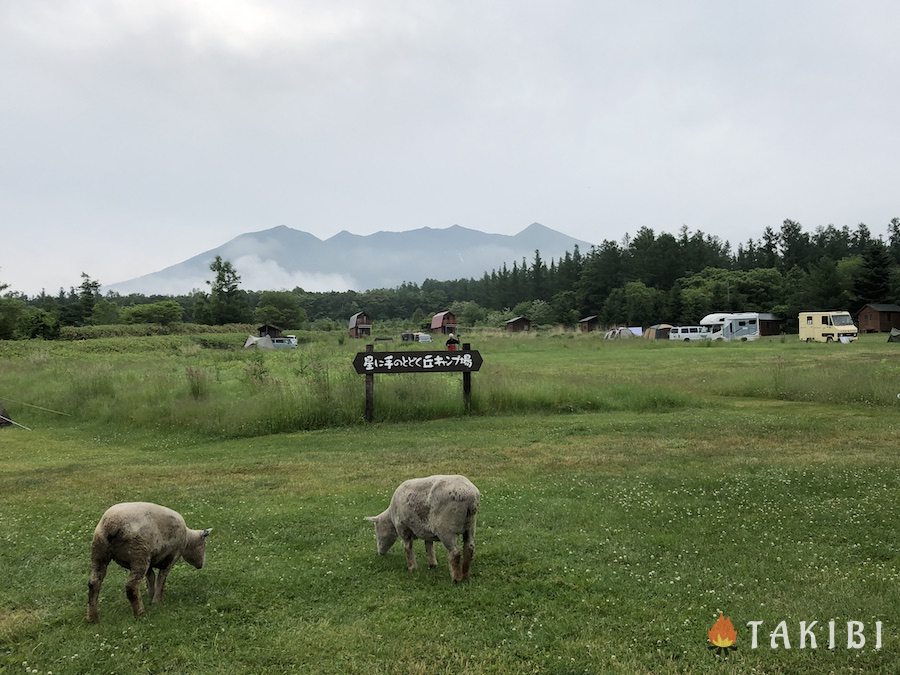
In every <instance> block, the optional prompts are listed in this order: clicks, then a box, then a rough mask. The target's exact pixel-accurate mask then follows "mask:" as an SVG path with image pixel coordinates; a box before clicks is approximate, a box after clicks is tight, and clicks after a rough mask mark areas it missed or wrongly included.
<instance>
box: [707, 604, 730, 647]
mask: <svg viewBox="0 0 900 675" xmlns="http://www.w3.org/2000/svg"><path fill="white" fill-rule="evenodd" d="M707 635H708V636H709V641H710V643H711V644H710V645H709V648H710V649H712V650H715V651H716V652H717V653H718V654H719V656H728V651H729V650H732V651H733V650H735V649H737V645H736V644H735V643H736V642H737V631H736V630H735V629H734V624H733V623H731V619H729V618H728V617H727V616H724V615H723V614H722V612H719V618H718V619H717V620H716V622H715V623H714V624H713V625H712V628H710V629H709V631H708V632H707Z"/></svg>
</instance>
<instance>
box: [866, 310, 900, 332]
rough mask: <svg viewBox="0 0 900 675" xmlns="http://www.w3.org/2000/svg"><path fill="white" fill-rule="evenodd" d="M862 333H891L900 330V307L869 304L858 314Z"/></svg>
mask: <svg viewBox="0 0 900 675" xmlns="http://www.w3.org/2000/svg"><path fill="white" fill-rule="evenodd" d="M856 325H857V327H858V328H859V332H860V333H889V332H890V331H891V329H892V328H898V329H900V305H888V304H882V303H869V304H868V305H864V306H863V308H862V309H861V310H859V311H858V312H857V313H856Z"/></svg>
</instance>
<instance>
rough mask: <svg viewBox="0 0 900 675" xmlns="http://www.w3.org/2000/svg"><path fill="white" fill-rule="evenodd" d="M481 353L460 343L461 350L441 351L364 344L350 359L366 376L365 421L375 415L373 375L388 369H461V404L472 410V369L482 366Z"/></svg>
mask: <svg viewBox="0 0 900 675" xmlns="http://www.w3.org/2000/svg"><path fill="white" fill-rule="evenodd" d="M482 363H483V360H482V358H481V354H479V353H478V352H476V351H472V350H471V349H469V343H464V344H463V345H462V351H454V352H451V351H442V352H415V351H409V352H376V351H375V349H374V345H366V351H364V352H359V353H358V354H357V355H356V357H355V358H354V359H353V367H354V368H355V369H356V372H357V373H359V374H360V375H365V376H366V421H367V422H371V421H372V420H373V419H374V418H375V375H376V374H378V375H389V374H391V373H462V376H463V405H464V406H465V409H466V412H470V411H471V410H472V373H473V372H475V371H477V370H479V369H480V368H481V364H482Z"/></svg>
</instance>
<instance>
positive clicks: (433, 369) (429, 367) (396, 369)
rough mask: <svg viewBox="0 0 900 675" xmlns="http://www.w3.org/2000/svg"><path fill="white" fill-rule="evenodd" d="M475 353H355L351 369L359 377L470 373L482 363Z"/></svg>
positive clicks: (479, 356) (479, 355) (478, 355)
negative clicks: (352, 368) (369, 375)
mask: <svg viewBox="0 0 900 675" xmlns="http://www.w3.org/2000/svg"><path fill="white" fill-rule="evenodd" d="M483 362H484V361H483V359H482V358H481V354H479V353H478V352H477V351H457V352H448V351H441V352H359V353H358V354H357V355H356V357H355V358H354V359H353V367H354V368H355V369H356V372H357V373H359V374H360V375H367V374H369V373H372V374H373V375H375V374H378V375H381V374H388V373H472V372H475V371H478V370H479V369H480V368H481V364H482V363H483Z"/></svg>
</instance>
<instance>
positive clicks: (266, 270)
mask: <svg viewBox="0 0 900 675" xmlns="http://www.w3.org/2000/svg"><path fill="white" fill-rule="evenodd" d="M234 268H235V269H236V270H237V271H238V274H240V275H241V288H244V289H246V290H292V289H294V288H296V287H298V286H299V287H300V288H302V289H303V290H305V291H314V292H319V291H349V290H351V289H353V288H356V287H357V283H356V281H355V280H354V279H353V278H352V277H348V276H345V275H343V274H320V273H316V272H311V273H310V272H290V271H288V270H286V269H284V268H283V267H282V266H281V265H279V264H278V263H277V262H275V261H274V260H263V259H262V258H260V257H259V256H256V255H247V256H241V257H240V258H237V259H236V260H235V261H234Z"/></svg>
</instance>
